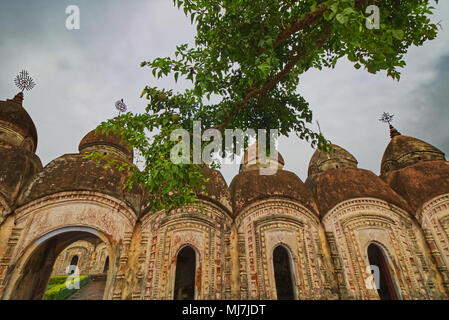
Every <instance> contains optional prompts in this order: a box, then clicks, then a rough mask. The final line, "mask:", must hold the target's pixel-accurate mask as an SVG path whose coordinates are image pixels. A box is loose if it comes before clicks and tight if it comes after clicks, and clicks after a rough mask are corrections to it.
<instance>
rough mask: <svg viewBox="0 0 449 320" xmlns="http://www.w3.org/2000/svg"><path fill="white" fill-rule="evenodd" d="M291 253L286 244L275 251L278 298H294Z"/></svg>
mask: <svg viewBox="0 0 449 320" xmlns="http://www.w3.org/2000/svg"><path fill="white" fill-rule="evenodd" d="M290 260H291V259H290V254H289V252H288V251H287V249H286V248H285V247H284V246H277V247H276V248H275V249H274V251H273V270H274V280H275V283H276V295H277V298H278V300H294V299H295V294H294V290H293V273H292V268H291V261H290Z"/></svg>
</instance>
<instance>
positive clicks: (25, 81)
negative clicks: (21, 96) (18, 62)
mask: <svg viewBox="0 0 449 320" xmlns="http://www.w3.org/2000/svg"><path fill="white" fill-rule="evenodd" d="M14 83H15V85H16V86H17V87H18V88H19V89H21V90H22V92H23V90H28V91H29V90H31V89H33V88H34V86H35V85H36V83H35V82H34V80H33V78H31V77H30V75H29V74H28V72H27V71H25V70H22V71H21V72H20V73H19V74H18V75H17V76H16V77H15V78H14Z"/></svg>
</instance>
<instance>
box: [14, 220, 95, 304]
mask: <svg viewBox="0 0 449 320" xmlns="http://www.w3.org/2000/svg"><path fill="white" fill-rule="evenodd" d="M102 238H103V237H100V236H99V233H98V231H96V230H94V229H91V228H87V227H67V228H62V229H58V230H54V231H52V232H50V233H48V234H46V235H45V236H43V237H41V238H39V239H38V240H36V241H35V242H34V243H33V244H32V245H31V247H30V248H29V249H28V250H26V251H25V253H24V254H23V256H22V258H21V259H20V260H19V263H18V265H17V267H16V269H15V270H14V271H13V275H12V279H11V281H10V283H11V284H10V288H9V290H8V291H9V292H10V293H9V297H8V299H11V300H40V299H42V297H43V296H44V293H45V291H46V288H47V283H48V280H49V278H50V275H51V273H52V271H53V266H54V264H55V261H56V258H57V257H58V255H59V254H60V253H61V252H62V251H63V250H64V249H65V248H67V247H68V246H69V245H71V244H72V243H74V242H76V241H80V240H85V241H89V242H93V243H97V242H99V241H104V239H102ZM78 260H79V257H78V256H77V255H75V256H74V257H72V259H71V261H70V265H71V266H73V265H77V264H78ZM103 294H104V287H103V292H101V296H103Z"/></svg>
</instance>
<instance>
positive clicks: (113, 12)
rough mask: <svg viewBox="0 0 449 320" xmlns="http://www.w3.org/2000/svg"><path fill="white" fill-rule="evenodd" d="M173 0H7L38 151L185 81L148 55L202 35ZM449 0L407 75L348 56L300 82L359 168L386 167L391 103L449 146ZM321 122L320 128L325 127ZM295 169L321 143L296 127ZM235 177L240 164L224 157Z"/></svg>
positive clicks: (284, 144)
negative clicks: (163, 72)
mask: <svg viewBox="0 0 449 320" xmlns="http://www.w3.org/2000/svg"><path fill="white" fill-rule="evenodd" d="M172 3H173V2H172V0H70V1H66V0H64V1H63V0H11V1H7V0H0V48H1V49H0V70H1V76H0V100H6V99H8V98H12V97H13V96H14V95H15V94H16V93H17V91H18V90H17V89H16V88H15V87H14V83H13V79H14V76H15V75H16V74H17V73H18V72H19V71H20V70H22V69H26V70H28V71H29V73H30V74H31V75H32V77H33V78H34V79H35V81H36V83H37V86H36V87H35V88H34V89H33V90H32V91H31V92H27V93H25V100H24V107H25V108H26V109H27V111H28V112H29V114H30V115H31V117H32V118H33V120H34V123H35V124H36V127H37V131H38V135H39V143H38V148H37V154H38V156H39V157H40V158H41V160H42V163H43V165H46V164H48V163H49V162H50V161H51V160H53V159H55V158H57V157H59V156H61V155H63V154H66V153H76V152H78V144H79V142H80V140H81V139H82V138H83V136H84V135H85V134H86V133H87V132H89V131H90V130H92V129H94V128H95V127H96V126H97V125H98V124H99V123H100V122H101V121H104V120H105V119H108V118H111V117H114V116H116V115H117V112H116V110H115V108H114V102H115V101H116V100H118V99H121V98H123V99H124V100H125V102H126V104H127V105H128V108H129V110H130V111H132V112H135V113H141V112H144V108H145V106H146V101H145V100H144V99H140V98H139V95H140V93H141V92H142V89H143V88H144V87H145V85H147V84H150V85H152V86H159V87H167V88H169V87H170V88H172V87H174V88H180V85H177V86H176V85H174V84H173V83H172V81H168V80H158V81H156V80H155V79H154V78H153V77H152V75H151V72H150V70H149V69H147V68H141V67H140V62H142V61H144V60H149V59H152V58H155V57H159V56H170V55H172V54H173V52H174V50H175V47H176V45H178V44H180V43H184V42H188V43H192V40H193V37H194V31H195V29H194V27H193V26H192V25H191V24H190V20H189V19H188V18H186V17H185V15H184V13H183V12H182V11H178V9H176V8H175V7H173V4H172ZM69 5H77V6H78V7H79V8H80V11H81V12H80V13H81V25H80V27H81V28H80V30H67V29H66V27H65V21H66V18H67V15H66V13H65V10H66V7H67V6H69ZM448 17H449V2H448V1H440V4H439V5H438V6H437V15H436V16H435V17H434V18H433V19H434V20H435V21H436V22H437V21H440V20H441V21H442V22H441V25H442V27H443V30H442V31H440V34H439V37H438V38H437V39H436V40H434V41H430V42H427V43H426V44H425V45H424V46H423V47H419V48H412V49H411V50H410V51H409V53H408V55H407V59H406V62H407V66H406V68H405V69H404V70H403V72H402V78H401V81H400V82H395V81H393V80H391V78H387V77H386V76H385V74H384V73H379V74H377V75H372V74H369V73H367V72H366V71H364V70H356V69H354V68H353V67H352V65H351V64H349V63H348V62H346V61H343V60H342V61H341V62H339V63H338V64H337V66H336V68H335V69H333V70H323V71H315V70H311V71H309V72H307V74H305V75H304V76H303V77H302V78H301V81H300V86H299V88H298V90H299V92H300V93H301V94H303V95H304V96H305V98H306V99H307V100H308V101H309V103H310V107H311V108H312V110H313V112H314V119H316V120H318V121H319V122H320V125H321V129H322V131H323V133H324V134H325V136H326V138H328V139H330V140H331V141H332V142H333V143H336V144H338V145H340V146H341V147H343V148H345V149H347V150H348V151H349V152H351V153H352V154H353V155H354V156H355V157H356V158H357V160H358V161H359V168H364V169H369V170H372V171H373V172H374V173H376V174H379V168H380V161H381V158H382V154H383V152H384V150H385V147H386V146H387V144H388V142H389V132H388V128H387V126H386V125H385V124H382V123H380V122H379V121H378V119H379V117H380V115H381V113H382V112H383V111H387V112H390V113H393V114H395V119H394V125H395V127H396V128H397V129H398V130H399V131H400V132H401V133H402V134H405V135H410V136H414V137H417V138H420V139H422V140H424V141H427V142H429V143H431V144H433V145H435V146H436V147H438V148H440V149H441V150H442V151H443V152H445V153H446V154H448V152H449V135H448V131H449V130H448V121H449V108H448V107H449V22H448V21H449V19H447V18H448ZM315 129H316V128H315ZM279 151H280V153H281V154H282V155H283V157H284V159H285V163H286V169H287V170H290V171H293V172H295V173H296V174H297V175H298V176H299V177H300V178H301V179H302V180H303V181H304V180H305V179H306V178H307V167H308V163H309V160H310V157H311V156H312V154H313V152H314V150H313V149H312V148H311V147H310V146H309V145H308V144H307V143H306V142H304V141H301V140H299V138H297V137H296V136H292V137H290V138H283V139H281V140H280V144H279ZM221 171H222V173H223V175H224V176H225V178H226V180H227V182H228V184H229V183H230V182H231V180H232V178H233V177H234V176H235V175H236V174H237V173H238V166H230V165H224V166H223V168H222V170H221Z"/></svg>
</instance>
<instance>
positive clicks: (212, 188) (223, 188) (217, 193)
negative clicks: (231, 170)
mask: <svg viewBox="0 0 449 320" xmlns="http://www.w3.org/2000/svg"><path fill="white" fill-rule="evenodd" d="M201 173H202V174H203V175H204V177H205V178H206V179H209V181H208V182H206V183H205V185H206V188H207V193H206V192H204V191H202V190H197V191H196V192H197V194H198V197H199V198H203V199H205V200H209V201H211V202H213V203H216V204H217V205H219V206H221V207H222V208H224V209H225V210H226V211H227V212H228V213H231V211H232V205H231V193H230V192H229V188H228V184H227V183H226V180H225V179H224V178H223V175H222V174H221V172H220V171H218V170H212V169H210V168H208V167H204V168H203V169H201Z"/></svg>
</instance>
